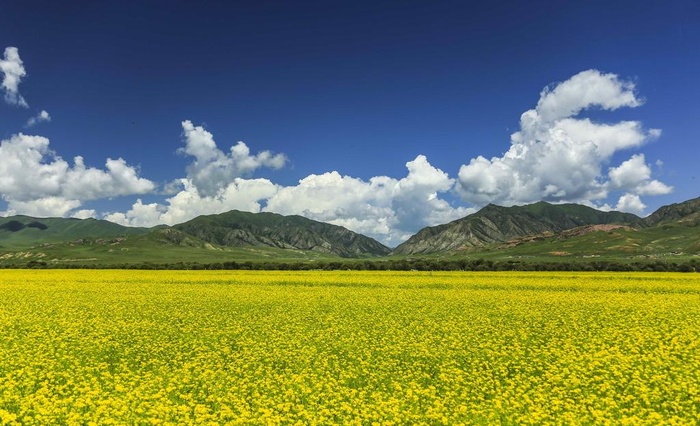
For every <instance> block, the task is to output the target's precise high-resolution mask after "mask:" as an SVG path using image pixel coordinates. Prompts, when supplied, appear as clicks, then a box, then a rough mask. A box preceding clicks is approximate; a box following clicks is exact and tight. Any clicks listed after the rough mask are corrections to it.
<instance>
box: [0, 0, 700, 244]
mask: <svg viewBox="0 0 700 426" xmlns="http://www.w3.org/2000/svg"><path fill="white" fill-rule="evenodd" d="M0 12H1V13H0V54H1V53H2V52H3V51H4V56H0V65H2V68H1V69H2V74H1V75H0V76H1V77H2V78H3V86H2V88H1V89H0V90H2V96H3V98H4V99H3V100H4V102H0V140H1V141H2V145H1V146H0V197H1V200H0V214H2V215H11V214H29V215H35V216H75V217H90V216H91V217H97V218H106V219H109V220H113V221H115V222H119V223H123V224H128V225H140V226H152V225H154V224H157V223H177V222H181V221H184V220H188V219H190V218H192V217H195V216H197V215H199V214H208V213H219V212H223V211H227V210H230V209H234V208H235V209H240V210H248V211H274V212H278V213H282V214H302V215H304V216H307V217H310V218H312V219H317V220H323V221H327V222H331V223H335V224H338V225H342V226H346V227H348V228H350V229H352V230H355V231H358V232H362V233H364V234H366V235H370V236H372V237H375V238H377V239H379V240H380V241H382V242H385V243H387V244H389V245H396V244H398V243H399V242H401V241H403V240H404V239H406V238H407V237H408V236H410V235H411V234H412V233H414V232H416V231H417V230H419V229H420V228H422V227H424V226H428V225H435V224H439V223H445V222H448V221H450V220H453V219H457V218H459V217H462V216H464V215H466V214H468V213H471V212H473V211H475V209H478V208H480V207H481V206H483V205H485V204H487V203H489V202H493V203H496V204H501V205H512V204H525V203H530V202H534V201H538V200H547V201H551V202H579V203H585V204H588V205H591V206H594V207H598V208H602V209H621V210H625V211H630V212H634V213H637V214H641V215H644V214H648V213H651V212H652V211H653V210H654V209H656V208H658V207H659V206H661V205H664V204H669V203H673V202H680V201H684V200H687V199H690V198H694V197H697V196H698V195H700V194H698V190H697V188H698V184H697V182H698V179H700V176H698V172H697V166H696V163H697V158H698V157H699V156H698V154H699V151H700V149H699V148H698V137H699V136H700V132H699V131H698V125H697V122H698V121H699V119H700V107H699V106H698V105H699V104H698V101H697V100H698V99H700V84H698V82H697V78H698V77H697V76H699V75H700V3H698V2H697V1H690V0H677V1H667V2H660V1H615V2H610V1H606V2H602V1H590V2H560V1H551V2H499V3H493V2H465V1H444V2H441V1H437V2H417V1H402V2H377V1H372V2H364V1H353V2H344V1H337V2H336V1H333V2H327V1H318V2H313V1H300V2H237V1H231V2H203V4H194V3H192V2H173V1H167V2H166V1H162V2H161V1H157V2H156V1H153V2H138V3H132V2H79V1H73V2H48V1H47V2H37V1H6V2H3V5H2V6H0ZM545 88H547V90H546V91H545ZM523 114H524V115H523ZM521 116H522V119H521ZM239 141H242V142H243V143H242V144H239ZM232 148H233V150H232ZM76 157H78V158H77V159H76Z"/></svg>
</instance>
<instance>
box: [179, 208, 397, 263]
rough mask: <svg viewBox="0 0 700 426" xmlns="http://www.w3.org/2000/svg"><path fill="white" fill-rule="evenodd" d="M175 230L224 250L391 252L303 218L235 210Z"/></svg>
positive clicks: (368, 240) (357, 254)
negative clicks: (269, 248) (226, 248)
mask: <svg viewBox="0 0 700 426" xmlns="http://www.w3.org/2000/svg"><path fill="white" fill-rule="evenodd" d="M173 229H176V230H178V231H181V232H184V233H185V234H188V235H191V236H193V237H196V238H198V239H200V240H202V241H205V242H207V243H210V244H213V245H217V246H223V247H244V246H252V247H274V248H280V249H292V250H309V251H316V252H319V253H326V254H334V255H337V256H342V257H360V256H368V255H369V256H382V255H386V254H389V252H390V251H391V250H390V249H389V248H388V247H386V246H384V245H382V244H380V243H379V242H377V241H376V240H373V239H371V238H369V237H365V236H364V235H360V234H357V233H355V232H352V231H349V230H347V229H345V228H343V227H340V226H336V225H331V224H327V223H322V222H317V221H314V220H311V219H307V218H305V217H302V216H282V215H278V214H274V213H248V212H241V211H237V210H233V211H230V212H227V213H222V214H218V215H209V216H200V217H197V218H195V219H192V220H190V221H188V222H185V223H182V224H179V225H175V226H173Z"/></svg>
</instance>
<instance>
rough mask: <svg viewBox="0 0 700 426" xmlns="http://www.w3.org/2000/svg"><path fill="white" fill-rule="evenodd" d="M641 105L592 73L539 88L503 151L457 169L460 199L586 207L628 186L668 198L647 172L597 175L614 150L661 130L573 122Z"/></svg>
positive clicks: (626, 85)
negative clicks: (595, 111)
mask: <svg viewBox="0 0 700 426" xmlns="http://www.w3.org/2000/svg"><path fill="white" fill-rule="evenodd" d="M642 103H643V100H642V99H640V98H639V97H638V96H637V95H636V93H635V86H634V84H633V83H632V82H629V81H622V80H620V79H619V78H618V77H617V76H616V75H614V74H602V73H600V72H599V71H596V70H588V71H584V72H581V73H579V74H577V75H575V76H573V77H571V78H570V79H569V80H567V81H565V82H563V83H560V84H558V85H557V86H555V87H554V88H553V89H549V88H546V89H545V90H543V91H542V93H541V94H540V99H539V101H538V103H537V106H536V108H535V109H531V110H529V111H526V112H525V113H523V114H522V116H521V118H520V130H519V131H518V132H516V133H514V134H513V135H511V146H510V148H509V149H508V151H507V152H506V153H505V154H504V155H503V156H501V157H494V158H491V159H490V160H489V159H486V158H484V157H482V156H479V157H476V158H474V159H472V160H471V161H470V162H469V164H466V165H463V166H462V167H461V168H460V170H459V174H458V182H457V185H456V187H457V189H458V191H459V193H460V194H461V195H462V198H463V199H464V200H465V201H468V202H470V203H473V204H475V205H484V204H486V203H497V204H502V205H513V204H525V203H531V202H536V201H540V200H545V201H550V202H579V203H590V202H592V201H594V200H601V199H605V198H607V197H608V195H609V191H610V190H632V189H633V188H632V187H631V186H630V185H631V183H630V181H631V180H634V181H635V185H632V186H634V191H635V193H636V194H639V195H655V194H659V193H666V192H668V191H670V190H671V188H670V187H668V186H666V185H664V184H663V183H661V182H658V181H652V180H650V171H649V175H644V176H634V175H633V174H632V173H631V172H630V171H628V170H627V168H628V166H629V165H621V166H620V169H619V170H617V169H616V168H615V169H611V172H610V173H609V174H608V176H606V175H605V173H604V172H603V166H604V165H606V164H608V163H609V162H610V161H611V158H612V156H613V155H614V154H615V153H616V152H618V151H620V150H624V149H631V148H636V147H639V146H641V145H642V144H644V143H645V142H647V141H649V140H652V139H655V138H657V137H659V136H660V134H661V131H660V130H658V129H650V130H645V129H644V128H643V126H642V124H641V123H639V122H637V121H621V122H618V123H614V124H604V123H595V122H593V121H591V120H590V119H588V118H576V117H575V116H576V115H577V114H579V113H580V112H581V111H583V110H586V109H591V108H601V109H604V110H614V109H617V108H621V107H637V106H639V105H641V104H642ZM641 161H642V163H643V162H644V157H643V156H642V157H641ZM635 162H639V160H638V159H637V160H635ZM613 170H616V171H613ZM637 173H639V171H637ZM606 177H609V178H610V181H608V180H606ZM664 191H665V192H664Z"/></svg>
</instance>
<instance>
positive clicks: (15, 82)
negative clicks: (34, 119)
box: [0, 46, 29, 108]
mask: <svg viewBox="0 0 700 426" xmlns="http://www.w3.org/2000/svg"><path fill="white" fill-rule="evenodd" d="M0 71H1V72H2V75H3V76H2V90H3V91H4V92H5V102H7V103H8V104H10V105H19V106H22V107H25V108H27V107H28V106H29V105H27V101H25V100H24V98H23V97H22V95H20V94H19V83H20V82H21V81H22V78H23V77H25V76H26V75H27V71H26V70H25V69H24V64H23V62H22V59H21V58H20V57H19V50H18V49H17V48H16V47H12V46H10V47H6V48H5V55H4V58H3V59H0Z"/></svg>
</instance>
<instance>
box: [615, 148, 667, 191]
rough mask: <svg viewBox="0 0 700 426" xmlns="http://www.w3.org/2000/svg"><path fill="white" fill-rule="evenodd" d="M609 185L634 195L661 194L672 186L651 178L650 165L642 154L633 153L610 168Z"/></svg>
mask: <svg viewBox="0 0 700 426" xmlns="http://www.w3.org/2000/svg"><path fill="white" fill-rule="evenodd" d="M608 176H609V177H610V187H611V188H613V189H621V190H625V191H630V192H631V193H633V194H636V195H662V194H668V193H670V192H671V191H673V188H672V187H670V186H668V185H666V184H664V183H662V182H659V181H658V180H652V179H651V167H649V165H648V164H646V162H645V158H644V154H635V155H633V156H632V157H631V158H630V159H629V160H627V161H624V162H622V164H620V165H619V166H618V167H612V168H610V171H609V172H608Z"/></svg>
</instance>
